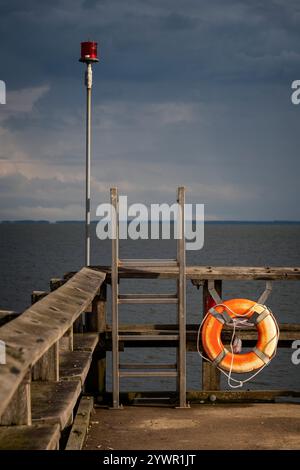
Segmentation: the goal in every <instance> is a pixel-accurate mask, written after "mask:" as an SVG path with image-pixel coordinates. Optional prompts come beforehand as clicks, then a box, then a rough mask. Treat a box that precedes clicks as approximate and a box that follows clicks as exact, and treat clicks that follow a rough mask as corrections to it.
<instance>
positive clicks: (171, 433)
mask: <svg viewBox="0 0 300 470" xmlns="http://www.w3.org/2000/svg"><path fill="white" fill-rule="evenodd" d="M84 449H85V450H92V449H93V450H139V449H144V450H155V449H157V450H189V449H194V450H202V449H203V450H204V449H211V450H216V449H220V450H224V449H232V450H234V449H274V450H275V449H300V404H297V403H291V404H290V403H289V404H278V403H276V404H230V405H228V404H226V405H221V404H217V405H192V406H191V408H189V409H174V408H168V407H158V406H157V407H155V406H128V407H124V409H123V410H110V409H105V408H97V409H96V411H95V414H93V415H92V419H91V425H90V428H89V433H88V437H87V441H86V444H85V447H84Z"/></svg>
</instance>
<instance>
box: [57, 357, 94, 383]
mask: <svg viewBox="0 0 300 470" xmlns="http://www.w3.org/2000/svg"><path fill="white" fill-rule="evenodd" d="M91 362H92V353H91V352H88V351H71V352H68V351H64V352H61V354H60V358H59V371H60V379H61V380H80V382H81V385H82V386H83V385H84V381H85V379H86V376H87V374H88V371H89V368H90V365H91Z"/></svg>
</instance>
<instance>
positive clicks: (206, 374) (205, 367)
mask: <svg viewBox="0 0 300 470" xmlns="http://www.w3.org/2000/svg"><path fill="white" fill-rule="evenodd" d="M214 283H215V289H216V291H217V293H218V294H219V296H220V297H222V281H221V280H216V281H214ZM213 305H215V302H214V300H213V298H212V297H211V295H210V294H209V291H208V282H207V281H205V282H204V284H203V317H204V316H205V315H206V313H207V311H208V310H209V309H210V308H211V307H213ZM220 376H221V373H220V371H219V370H218V369H217V368H216V367H213V366H212V365H211V364H210V363H209V362H208V361H205V360H203V361H202V390H203V391H205V390H220Z"/></svg>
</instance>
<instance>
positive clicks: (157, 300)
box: [110, 187, 187, 409]
mask: <svg viewBox="0 0 300 470" xmlns="http://www.w3.org/2000/svg"><path fill="white" fill-rule="evenodd" d="M110 196H111V205H112V207H113V208H114V210H113V211H112V268H111V290H112V387H113V408H115V409H118V408H120V407H121V406H120V378H121V377H162V376H163V377H176V378H177V382H176V384H177V393H178V405H179V407H180V408H185V407H186V406H187V404H186V276H185V267H186V256H185V236H184V217H185V213H184V207H185V188H184V187H179V188H178V191H177V203H178V209H179V211H178V220H177V224H178V225H177V228H178V235H179V236H178V239H177V257H176V259H170V260H169V259H159V260H157V259H155V260H154V259H152V260H151V259H123V260H121V259H119V197H118V190H117V188H111V190H110ZM120 267H122V268H133V269H135V268H139V269H142V268H148V267H153V268H155V267H157V268H159V269H160V270H162V269H163V268H166V269H168V268H170V267H176V268H178V279H177V292H176V294H166V295H165V294H119V268H120ZM120 304H176V305H177V323H178V331H175V332H174V333H173V334H163V335H153V334H151V335H139V334H136V335H135V334H130V335H126V334H123V333H122V332H120V331H119V314H118V313H119V312H118V308H119V305H120ZM137 340H143V341H147V340H149V341H151V342H153V341H156V340H157V341H162V340H163V341H171V342H173V343H174V341H175V342H176V343H177V355H176V357H177V358H176V363H175V364H120V357H119V342H120V341H137Z"/></svg>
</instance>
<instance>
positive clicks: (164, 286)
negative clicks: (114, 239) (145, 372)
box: [0, 223, 300, 390]
mask: <svg viewBox="0 0 300 470" xmlns="http://www.w3.org/2000/svg"><path fill="white" fill-rule="evenodd" d="M93 232H95V230H93ZM83 237H84V226H83V225H82V224H76V223H62V224H28V223H24V224H0V242H1V245H0V267H1V269H0V309H1V308H3V309H13V310H16V311H22V310H24V309H25V308H26V307H27V306H28V305H29V304H30V294H31V291H32V290H48V287H49V279H50V278H51V277H61V276H62V274H63V273H65V272H66V271H71V270H76V269H78V268H80V267H81V266H82V265H83V261H84V253H83ZM120 252H121V257H124V258H134V257H136V258H147V257H149V258H151V257H152V258H172V257H174V253H175V244H174V243H173V242H169V241H135V242H132V241H122V242H121V246H120ZM187 261H188V264H199V265H219V266H220V265H236V266H237V265H240V266H242V265H244V266H246V265H249V266H251V265H252V266H254V265H256V266H259V265H268V266H300V224H207V225H206V228H205V245H204V248H203V249H202V250H201V251H199V252H188V253H187ZM92 263H93V264H110V243H109V242H100V241H99V240H97V239H96V237H94V240H93V243H92ZM299 287H300V284H299V283H298V282H294V281H286V282H281V281H279V282H275V283H274V292H273V293H272V295H271V297H270V298H269V300H268V305H269V306H270V307H271V308H272V310H273V312H274V313H275V315H276V317H277V319H278V321H279V322H295V323H296V322H299V321H300V318H299V307H300V299H299ZM174 289H175V283H174V281H168V280H166V281H157V280H146V281H142V280H138V281H137V280H134V281H129V280H128V281H122V283H121V291H123V292H145V291H146V290H147V291H151V292H170V291H174ZM263 289H264V283H263V282H261V281H252V282H244V281H243V282H242V281H240V282H225V283H224V287H223V297H224V298H231V297H248V298H251V299H256V298H257V297H258V295H259V294H260V293H261V292H262V290H263ZM201 310H202V300H201V291H197V289H196V288H195V287H193V286H192V285H191V283H190V282H189V283H188V286H187V311H188V318H187V321H188V322H189V323H199V321H200V318H201V317H200V315H201ZM108 311H109V305H108ZM108 317H109V312H108ZM120 320H121V321H122V322H124V323H125V322H127V323H134V322H144V323H168V322H170V323H171V322H173V321H175V320H176V307H175V306H151V305H148V306H134V308H133V307H132V306H122V307H121V308H120ZM299 339H300V338H299ZM291 353H292V350H290V349H281V350H279V352H278V354H277V356H276V358H275V359H274V360H273V361H272V363H271V365H270V366H268V367H267V368H266V369H265V370H264V371H263V372H262V374H261V375H259V376H258V377H257V378H256V379H255V380H254V382H253V383H251V385H247V388H249V389H253V388H261V389H262V388H300V365H299V366H295V365H293V364H292V363H291ZM122 354H123V356H124V358H122V360H124V362H125V361H126V362H128V361H129V360H133V361H134V362H139V361H142V360H143V359H145V360H148V361H149V362H151V361H152V362H155V361H156V362H159V361H161V362H168V361H170V362H173V361H174V360H175V351H172V350H167V349H158V348H157V349H151V350H149V351H147V350H136V349H135V350H131V351H130V350H129V351H127V352H126V353H122ZM125 356H126V359H125ZM200 381H201V363H200V359H199V358H198V356H197V354H196V353H189V354H188V387H189V388H193V389H197V388H199V386H200V383H201V382H200ZM108 382H109V383H110V377H108ZM122 388H123V389H148V390H155V389H158V388H163V389H165V390H167V389H170V390H172V389H174V382H173V379H165V380H162V379H153V378H151V379H147V383H146V382H145V383H142V382H141V380H138V381H137V380H136V379H134V380H133V379H130V380H129V379H127V380H126V381H123V382H122Z"/></svg>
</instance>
